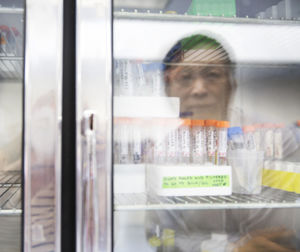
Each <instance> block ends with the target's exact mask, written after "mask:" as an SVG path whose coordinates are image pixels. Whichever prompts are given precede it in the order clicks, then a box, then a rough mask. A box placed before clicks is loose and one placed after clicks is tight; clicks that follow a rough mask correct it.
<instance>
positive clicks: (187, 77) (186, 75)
mask: <svg viewBox="0 0 300 252" xmlns="http://www.w3.org/2000/svg"><path fill="white" fill-rule="evenodd" d="M191 78H192V76H191V74H188V73H186V74H182V75H181V76H180V79H182V80H190V79H191Z"/></svg>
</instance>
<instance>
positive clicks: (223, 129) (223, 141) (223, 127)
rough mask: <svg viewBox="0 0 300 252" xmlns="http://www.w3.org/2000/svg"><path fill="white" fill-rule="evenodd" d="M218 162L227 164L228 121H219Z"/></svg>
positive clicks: (217, 125)
mask: <svg viewBox="0 0 300 252" xmlns="http://www.w3.org/2000/svg"><path fill="white" fill-rule="evenodd" d="M216 127H217V164H218V165H227V129H228V128H229V122H228V121H217V123H216Z"/></svg>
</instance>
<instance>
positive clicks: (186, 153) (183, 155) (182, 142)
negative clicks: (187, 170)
mask: <svg viewBox="0 0 300 252" xmlns="http://www.w3.org/2000/svg"><path fill="white" fill-rule="evenodd" d="M190 127H191V119H183V120H182V125H181V126H180V127H179V162H181V163H185V164H187V163H190V152H191V151H190V148H191V139H190Z"/></svg>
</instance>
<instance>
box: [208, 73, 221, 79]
mask: <svg viewBox="0 0 300 252" xmlns="http://www.w3.org/2000/svg"><path fill="white" fill-rule="evenodd" d="M206 77H208V78H220V77H221V74H220V73H219V72H207V73H206Z"/></svg>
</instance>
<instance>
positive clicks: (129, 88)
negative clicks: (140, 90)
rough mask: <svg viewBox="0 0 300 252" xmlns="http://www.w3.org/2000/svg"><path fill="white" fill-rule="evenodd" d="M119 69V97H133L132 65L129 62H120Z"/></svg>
mask: <svg viewBox="0 0 300 252" xmlns="http://www.w3.org/2000/svg"><path fill="white" fill-rule="evenodd" d="M119 67H120V69H119V73H120V78H119V82H120V83H119V94H120V96H132V95H134V81H133V73H132V63H131V62H130V61H129V60H120V62H119Z"/></svg>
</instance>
